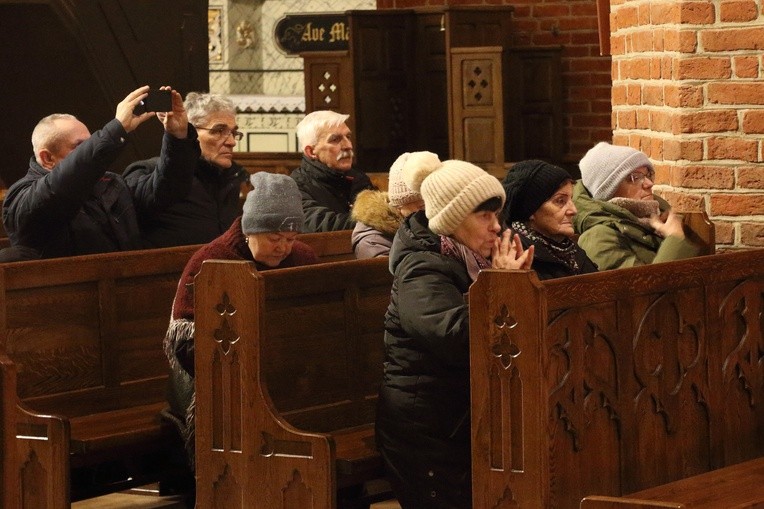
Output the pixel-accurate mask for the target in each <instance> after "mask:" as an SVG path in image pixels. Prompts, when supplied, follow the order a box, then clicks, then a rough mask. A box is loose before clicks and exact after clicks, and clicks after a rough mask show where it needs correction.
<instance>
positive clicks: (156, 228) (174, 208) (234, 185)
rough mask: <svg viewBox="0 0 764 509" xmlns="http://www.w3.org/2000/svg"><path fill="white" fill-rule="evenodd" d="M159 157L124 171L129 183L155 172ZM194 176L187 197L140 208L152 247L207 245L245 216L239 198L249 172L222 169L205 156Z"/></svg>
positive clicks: (143, 228)
mask: <svg viewBox="0 0 764 509" xmlns="http://www.w3.org/2000/svg"><path fill="white" fill-rule="evenodd" d="M158 166H159V158H158V157H154V158H152V159H148V160H145V161H138V162H135V163H133V164H131V165H130V166H128V167H127V169H126V170H125V173H124V177H125V180H126V181H127V183H128V185H131V184H133V183H134V182H137V181H139V180H140V179H142V178H145V177H146V176H148V175H151V174H152V173H154V172H155V171H156V169H157V167H158ZM193 172H194V175H193V179H192V180H191V181H190V183H189V185H187V186H185V187H184V189H182V190H178V191H179V192H185V194H184V195H183V197H182V198H181V199H179V200H177V201H176V202H175V204H173V205H171V206H170V207H167V208H165V209H164V210H161V211H157V212H156V213H151V211H142V210H140V209H139V210H138V218H139V226H140V228H141V233H142V235H143V238H144V240H145V241H146V243H147V244H148V245H149V246H151V247H169V246H183V245H189V244H206V243H207V242H210V241H211V240H213V239H215V238H216V237H219V236H220V235H221V234H223V233H224V232H225V231H226V230H228V228H229V227H230V226H231V223H233V220H234V219H236V218H237V217H238V216H240V215H241V200H240V198H239V195H240V192H241V191H240V190H241V184H242V182H245V181H246V180H247V177H248V175H247V172H246V171H245V170H244V168H242V167H241V166H239V165H238V164H235V163H234V164H233V165H231V167H230V168H225V169H221V168H218V167H216V166H213V165H212V164H210V163H209V162H207V161H206V160H205V159H203V158H198V159H197V160H196V161H195V162H194V164H193Z"/></svg>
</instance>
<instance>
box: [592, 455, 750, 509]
mask: <svg viewBox="0 0 764 509" xmlns="http://www.w3.org/2000/svg"><path fill="white" fill-rule="evenodd" d="M762 507H764V457H761V458H757V459H754V460H751V461H745V462H742V463H738V464H736V465H732V466H729V467H724V468H720V469H718V470H712V471H710V472H706V473H703V474H699V475H694V476H692V477H688V478H686V479H682V480H680V481H674V482H672V483H668V484H664V485H661V486H656V487H654V488H648V489H646V490H643V491H640V492H637V493H632V494H631V495H627V496H625V497H604V496H590V497H586V498H584V499H583V500H582V501H581V509H661V508H673V509H720V508H724V509H753V508H762Z"/></svg>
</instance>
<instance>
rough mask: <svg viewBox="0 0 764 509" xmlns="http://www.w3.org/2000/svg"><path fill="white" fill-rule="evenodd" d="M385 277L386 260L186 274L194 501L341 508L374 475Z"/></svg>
mask: <svg viewBox="0 0 764 509" xmlns="http://www.w3.org/2000/svg"><path fill="white" fill-rule="evenodd" d="M391 284H392V275H391V274H390V272H389V270H388V267H387V259H386V258H376V259H371V260H353V261H344V262H337V263H330V264H325V265H320V266H318V265H314V266H307V267H296V268H291V269H282V270H271V271H265V272H257V271H256V270H255V269H254V266H253V265H251V264H248V263H244V262H224V261H208V262H205V263H204V264H203V267H202V270H201V272H200V273H199V275H198V276H197V277H196V280H195V282H194V286H195V288H194V294H195V299H196V302H195V313H196V331H195V334H196V336H195V349H196V354H195V355H196V409H197V410H196V412H197V413H196V459H197V472H196V476H197V490H196V493H197V503H198V504H200V505H199V506H200V507H206V508H222V507H225V508H236V507H242V508H243V507H248V508H258V509H261V508H294V509H297V508H299V509H310V508H315V509H319V508H320V509H330V508H333V507H346V506H347V504H350V503H351V501H352V500H353V499H354V497H357V496H358V495H359V494H360V493H361V491H362V487H363V483H364V481H369V480H372V479H377V478H380V477H382V476H383V471H382V464H381V460H380V457H379V455H378V453H377V451H376V448H375V447H374V427H373V426H374V417H375V405H376V399H377V390H378V386H379V381H380V379H381V376H382V362H383V357H384V343H383V326H384V314H385V310H386V308H387V305H388V303H389V298H390V287H391Z"/></svg>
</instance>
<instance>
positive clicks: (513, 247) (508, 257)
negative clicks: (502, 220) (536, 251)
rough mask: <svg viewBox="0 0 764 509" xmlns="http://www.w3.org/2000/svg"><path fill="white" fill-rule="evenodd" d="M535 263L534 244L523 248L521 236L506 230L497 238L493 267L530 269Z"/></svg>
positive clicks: (492, 259) (493, 253) (492, 253)
mask: <svg viewBox="0 0 764 509" xmlns="http://www.w3.org/2000/svg"><path fill="white" fill-rule="evenodd" d="M532 264H533V246H530V247H529V248H528V249H525V250H524V249H523V245H522V243H521V242H520V236H519V235H517V234H514V235H512V232H511V231H510V230H508V229H507V230H505V231H504V233H502V235H501V237H497V238H496V242H495V243H494V245H493V250H492V252H491V268H493V269H530V268H531V265H532Z"/></svg>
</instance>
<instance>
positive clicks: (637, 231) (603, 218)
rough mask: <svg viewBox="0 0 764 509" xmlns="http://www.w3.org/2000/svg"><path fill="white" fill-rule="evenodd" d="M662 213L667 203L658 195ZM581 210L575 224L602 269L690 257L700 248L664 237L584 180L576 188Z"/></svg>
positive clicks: (685, 241) (587, 252)
mask: <svg viewBox="0 0 764 509" xmlns="http://www.w3.org/2000/svg"><path fill="white" fill-rule="evenodd" d="M655 199H656V200H658V203H659V206H660V210H661V212H664V211H667V210H668V209H670V208H671V207H670V205H669V204H668V202H666V201H665V200H663V199H662V198H660V197H658V196H656V197H655ZM573 203H575V205H576V208H577V209H578V214H577V215H576V217H575V219H574V222H573V226H574V228H575V230H576V233H577V234H579V238H578V245H579V246H581V247H582V248H583V249H584V251H586V254H587V255H588V256H589V258H591V260H592V261H593V262H594V263H596V264H597V266H598V267H599V269H600V270H608V269H620V268H624V267H634V266H638V265H647V264H650V263H660V262H669V261H672V260H682V259H684V258H691V257H693V256H697V255H698V254H699V253H700V248H699V247H698V246H696V245H695V244H693V243H692V242H690V241H689V240H688V239H686V238H684V239H680V238H678V237H674V236H669V237H667V238H665V239H664V238H663V237H661V236H660V235H658V234H657V233H655V231H653V229H652V228H650V227H649V226H648V225H645V224H642V223H640V222H639V220H638V219H637V217H636V216H635V215H634V214H632V213H631V212H629V211H628V210H626V209H625V208H623V207H620V206H618V205H615V204H613V203H610V202H606V201H601V200H595V199H594V198H592V197H591V195H590V194H589V191H588V190H587V189H586V187H584V185H583V183H582V182H581V181H578V182H577V183H576V186H575V187H574V189H573Z"/></svg>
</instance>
